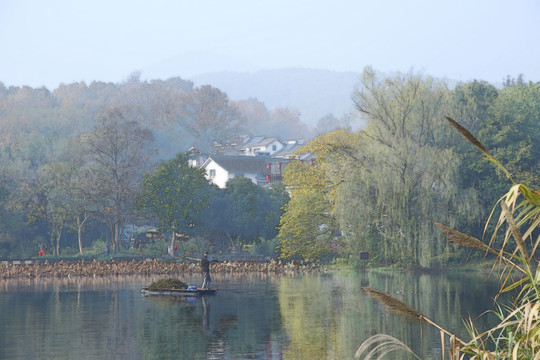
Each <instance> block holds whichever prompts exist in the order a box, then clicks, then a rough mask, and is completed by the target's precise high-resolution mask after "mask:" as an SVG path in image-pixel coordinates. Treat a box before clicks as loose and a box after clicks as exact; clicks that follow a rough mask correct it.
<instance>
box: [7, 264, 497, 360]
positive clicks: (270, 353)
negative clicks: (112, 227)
mask: <svg viewBox="0 0 540 360" xmlns="http://www.w3.org/2000/svg"><path fill="white" fill-rule="evenodd" d="M158 278H159V277H155V276H154V277H145V276H138V277H135V276H134V277H127V278H115V277H113V278H95V279H93V278H81V279H30V280H29V279H22V280H1V281H0V358H2V359H4V358H6V359H32V358H43V359H48V358H62V359H164V358H170V359H186V358H190V359H351V358H352V357H353V354H354V352H355V351H356V349H357V348H358V346H359V345H360V343H361V342H362V341H364V340H365V339H367V338H368V337H370V336H371V335H374V334H377V333H386V334H390V335H392V336H395V337H397V338H398V339H400V340H402V341H403V342H405V343H406V344H408V345H410V346H411V347H412V348H413V350H415V352H417V353H418V354H419V355H420V356H421V357H422V358H424V359H439V358H441V352H442V350H441V348H440V338H439V333H438V331H435V330H434V329H432V328H430V327H429V326H427V325H425V324H424V325H422V324H419V323H417V322H410V321H407V320H405V319H402V318H400V317H398V316H396V315H393V314H391V313H389V312H388V311H387V310H386V309H385V308H384V307H383V306H381V305H380V304H379V303H377V302H376V301H374V300H373V299H372V298H370V297H369V296H367V295H366V294H365V293H364V292H363V291H362V287H365V286H369V287H371V288H375V289H378V290H381V291H383V292H386V293H388V294H390V295H392V296H394V297H396V298H398V299H400V300H401V301H403V302H404V303H406V304H408V305H409V306H411V307H412V308H414V309H416V310H418V311H419V312H421V313H423V314H424V315H426V316H428V317H429V318H431V319H433V320H435V321H437V322H438V323H440V324H441V325H443V326H444V327H445V328H447V329H448V330H450V331H455V332H457V334H458V335H459V336H463V337H465V338H466V334H465V333H464V329H463V325H462V317H463V316H465V315H467V314H470V315H471V316H472V317H473V318H474V317H477V316H478V315H479V314H480V313H482V312H483V311H484V310H486V309H490V308H491V297H492V296H494V295H495V294H496V290H497V285H496V283H495V282H494V281H485V278H484V277H483V276H481V275H474V274H453V275H452V274H450V275H426V274H424V275H412V274H400V273H397V274H380V273H373V272H358V273H357V272H352V271H351V272H337V273H329V274H306V275H303V276H302V275H298V274H291V275H288V276H287V275H285V276H282V275H280V276H276V275H272V274H249V275H246V276H237V275H234V276H233V275H225V274H215V276H214V284H216V286H217V287H218V288H219V290H218V293H217V295H215V296H209V297H195V298H190V297H160V296H148V297H145V296H142V295H141V294H140V288H141V287H142V286H146V285H148V284H149V283H150V282H152V281H154V280H157V279H158ZM183 280H184V281H186V282H188V283H190V284H191V283H193V284H197V283H199V282H200V279H199V278H198V277H194V278H189V277H188V278H184V279H183ZM489 321H490V320H489V318H485V317H482V318H481V320H479V321H477V322H476V323H477V325H478V327H479V328H480V329H482V328H485V327H487V326H488V322H489Z"/></svg>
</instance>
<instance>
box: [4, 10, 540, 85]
mask: <svg viewBox="0 0 540 360" xmlns="http://www.w3.org/2000/svg"><path fill="white" fill-rule="evenodd" d="M366 65H371V66H372V67H373V68H375V69H376V70H379V71H382V72H390V71H402V72H407V71H409V70H411V69H413V70H415V71H422V72H424V73H425V74H428V75H431V76H435V77H441V78H446V79H450V80H462V81H468V80H473V79H481V80H487V81H489V82H491V83H499V82H501V81H502V79H503V78H504V77H505V76H506V75H512V76H514V77H517V75H519V74H521V73H522V74H523V75H524V77H525V80H532V81H540V1H538V0H513V1H508V0H505V1H499V0H463V1H462V0H452V1H437V0H416V1H406V0H356V1H354V0H346V1H340V0H331V1H330V0H329V1H319V0H268V1H265V0H259V1H257V0H246V1H242V0H189V1H184V0H176V1H175V0H171V1H161V0H152V1H150V0H145V1H137V0H128V1H123V0H118V1H117V0H104V1H102V0H92V1H82V0H64V1H61V0H0V81H1V82H3V83H4V85H6V86H10V85H16V86H21V85H29V86H32V87H39V86H42V85H44V86H46V87H48V88H49V89H54V88H56V87H57V86H58V84H59V83H62V82H63V83H72V82H78V81H82V80H84V81H86V82H87V83H90V82H91V81H93V80H99V81H111V82H119V81H123V80H124V79H126V78H127V76H128V75H129V74H130V73H132V72H134V71H141V72H142V75H141V78H142V79H145V80H150V79H155V78H162V79H165V78H168V77H172V76H181V77H182V78H189V77H190V76H193V75H197V74H200V73H205V72H212V71H220V70H229V71H250V72H252V71H257V70H260V69H276V68H290V67H303V68H312V69H328V70H334V71H358V72H360V71H362V69H363V68H364V67H365V66H366Z"/></svg>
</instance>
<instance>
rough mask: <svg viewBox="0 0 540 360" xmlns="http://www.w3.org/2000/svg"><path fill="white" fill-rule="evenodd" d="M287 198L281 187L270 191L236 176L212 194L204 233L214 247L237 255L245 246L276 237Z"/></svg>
mask: <svg viewBox="0 0 540 360" xmlns="http://www.w3.org/2000/svg"><path fill="white" fill-rule="evenodd" d="M287 201H288V195H287V193H286V192H285V190H284V189H283V187H281V186H275V187H272V188H270V189H267V188H263V187H260V186H258V185H256V184H254V183H253V182H252V181H251V180H250V179H248V178H245V177H242V176H237V177H235V178H233V179H231V180H229V181H228V182H227V187H226V188H225V189H219V191H217V192H216V193H215V194H214V197H213V198H212V201H211V203H210V207H209V209H208V211H207V213H206V214H205V216H204V218H205V222H204V224H205V225H204V229H205V232H206V234H207V236H209V237H211V238H212V241H213V243H214V246H219V247H222V248H228V249H231V250H233V251H239V250H241V249H242V247H243V246H244V245H245V244H253V243H258V242H259V240H260V239H265V240H270V239H273V238H274V237H275V236H276V235H277V226H278V224H279V218H280V216H281V214H282V211H281V207H282V206H283V205H284V204H285V203H286V202H287Z"/></svg>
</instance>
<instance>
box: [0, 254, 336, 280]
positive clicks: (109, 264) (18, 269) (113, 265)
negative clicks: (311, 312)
mask: <svg viewBox="0 0 540 360" xmlns="http://www.w3.org/2000/svg"><path fill="white" fill-rule="evenodd" d="M200 271H201V270H200V264H199V263H196V262H187V261H182V262H167V261H160V260H157V259H146V260H143V261H137V260H130V261H115V260H111V261H99V260H91V261H88V260H87V261H85V260H79V261H74V262H66V261H63V260H62V261H58V262H51V263H49V262H48V261H44V262H43V263H40V262H33V263H31V264H30V263H7V262H2V263H0V279H15V278H28V279H33V278H71V277H94V278H96V277H108V276H130V275H179V274H199V273H200ZM319 271H326V268H323V267H320V266H318V265H314V264H307V265H305V264H297V263H294V262H288V263H284V262H281V261H277V262H276V261H274V260H270V261H268V262H257V261H224V262H213V263H212V264H211V272H212V273H249V272H258V273H274V274H279V273H288V272H319Z"/></svg>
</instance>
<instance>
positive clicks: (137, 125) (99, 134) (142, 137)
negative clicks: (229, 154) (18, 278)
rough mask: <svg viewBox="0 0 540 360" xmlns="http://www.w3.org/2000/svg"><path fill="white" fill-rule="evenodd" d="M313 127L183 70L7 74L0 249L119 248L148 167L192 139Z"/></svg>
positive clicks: (209, 145) (0, 142)
mask: <svg viewBox="0 0 540 360" xmlns="http://www.w3.org/2000/svg"><path fill="white" fill-rule="evenodd" d="M323 123H324V124H325V126H328V124H327V121H326V122H323ZM330 125H331V124H330ZM313 131H314V129H311V128H309V127H308V126H306V125H305V124H303V123H302V121H301V120H300V114H299V113H298V111H296V110H294V109H288V108H277V109H274V110H272V111H270V110H268V109H267V108H266V106H265V105H264V104H263V103H262V102H260V101H257V100H256V99H248V100H245V101H238V102H232V101H229V99H228V97H227V94H225V93H224V92H222V91H220V90H219V89H217V88H213V87H211V86H201V87H194V86H193V83H192V82H190V81H186V80H183V79H181V78H171V79H168V80H165V81H162V80H153V81H141V80H140V79H139V74H137V73H134V74H132V75H131V76H130V77H129V78H128V79H127V80H126V81H125V82H123V83H119V84H114V83H104V82H92V83H90V84H89V85H87V84H86V83H84V82H80V83H73V84H67V85H66V84H61V85H60V86H59V87H58V88H57V89H55V90H53V91H49V90H48V89H46V88H36V89H34V88H30V87H26V86H25V87H9V88H6V87H5V86H4V85H3V84H2V83H0V257H8V256H12V257H18V256H30V255H33V254H35V253H36V251H35V249H37V244H38V243H46V244H49V247H50V248H51V249H52V250H53V251H54V253H55V254H58V253H60V252H61V249H62V248H69V249H67V250H69V252H79V253H82V252H83V248H84V247H88V246H90V245H91V243H92V242H93V241H94V240H97V239H101V240H102V241H110V242H112V244H113V245H114V249H115V250H118V246H119V244H120V242H119V239H120V238H121V237H122V229H123V227H124V226H125V225H126V224H128V223H135V222H136V220H137V219H136V218H135V210H136V209H135V201H136V197H137V194H138V193H139V192H140V190H141V189H140V185H141V181H142V177H143V174H144V173H146V172H149V171H151V170H152V169H153V168H154V167H156V166H158V165H159V163H160V161H164V162H166V161H169V160H170V159H174V158H175V156H176V154H179V153H182V152H185V151H186V150H188V149H189V148H190V147H192V146H194V147H196V148H197V149H198V150H200V151H202V152H204V153H212V152H213V150H214V148H215V147H214V143H216V142H217V143H221V144H223V143H226V142H227V141H228V140H229V139H231V138H234V137H235V136H238V135H240V134H250V135H268V136H280V137H281V138H283V139H289V138H295V139H298V138H304V139H305V138H308V139H309V138H310V137H312V136H313ZM143 215H144V214H143ZM143 215H141V216H143ZM140 221H141V222H144V221H146V220H145V219H142V220H140ZM273 227H274V228H275V224H274V226H273ZM234 236H235V235H234V234H232V235H230V237H234ZM236 242H238V240H236Z"/></svg>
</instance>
